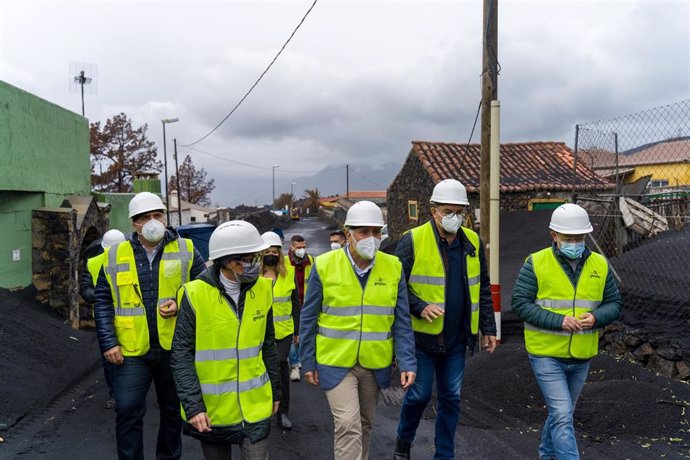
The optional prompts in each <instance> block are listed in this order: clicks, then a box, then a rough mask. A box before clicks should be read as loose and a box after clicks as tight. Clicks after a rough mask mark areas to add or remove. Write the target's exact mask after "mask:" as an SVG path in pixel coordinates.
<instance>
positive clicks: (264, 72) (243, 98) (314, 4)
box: [180, 0, 318, 147]
mask: <svg viewBox="0 0 690 460" xmlns="http://www.w3.org/2000/svg"><path fill="white" fill-rule="evenodd" d="M316 2H318V0H314V3H312V4H311V6H310V7H309V9H308V10H307V12H306V13H305V14H304V16H303V17H302V20H301V21H300V22H299V24H297V27H295V29H294V30H293V31H292V33H291V34H290V36H289V37H288V39H287V40H286V41H285V43H283V46H282V47H281V48H280V50H279V51H278V53H277V54H276V55H275V57H274V58H273V60H272V61H271V62H270V64H268V67H266V69H265V70H264V71H263V72H262V73H261V75H260V76H259V78H258V79H257V80H256V81H255V82H254V84H253V85H252V86H251V87H250V88H249V90H248V91H247V92H246V93H245V94H244V96H242V99H240V101H239V102H238V103H237V104H235V107H233V108H232V110H231V111H230V113H228V114H227V115H226V116H225V118H223V119H222V120H221V122H220V123H218V124H217V125H216V127H215V128H213V129H212V130H211V131H209V132H208V133H206V135H205V136H203V137H201V138H200V139H197V140H196V141H194V142H192V143H190V144H184V145H180V147H191V146H192V145H195V144H198V143H199V142H201V141H203V140H204V139H206V138H207V137H208V136H210V135H211V134H213V132H214V131H215V130H217V129H218V128H220V126H221V125H222V124H223V123H225V121H226V120H227V119H228V118H230V116H231V115H232V114H233V113H235V111H236V110H237V109H238V108H239V107H240V105H241V104H242V103H243V102H244V100H245V99H247V97H248V96H249V94H251V92H252V91H253V90H254V88H256V85H258V84H259V82H260V81H261V79H262V78H264V75H266V73H267V72H268V70H269V69H270V68H271V66H273V64H274V63H275V62H276V61H277V60H278V56H280V54H281V53H282V52H283V50H284V49H285V47H286V46H287V44H288V43H290V40H292V37H294V36H295V34H296V33H297V30H298V29H299V28H300V27H301V26H302V23H303V22H304V20H305V19H307V16H309V13H311V10H312V9H314V7H315V6H316Z"/></svg>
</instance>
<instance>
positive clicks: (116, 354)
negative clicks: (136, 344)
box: [103, 345, 125, 366]
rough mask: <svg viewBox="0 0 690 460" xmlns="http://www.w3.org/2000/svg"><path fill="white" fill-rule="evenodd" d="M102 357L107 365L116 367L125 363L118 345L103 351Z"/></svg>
mask: <svg viewBox="0 0 690 460" xmlns="http://www.w3.org/2000/svg"><path fill="white" fill-rule="evenodd" d="M103 356H104V357H105V359H106V360H107V361H108V362H109V363H113V364H115V365H117V366H119V365H120V364H122V363H124V362H125V357H124V356H122V350H120V345H115V346H114V347H113V348H110V349H108V350H105V351H104V352H103Z"/></svg>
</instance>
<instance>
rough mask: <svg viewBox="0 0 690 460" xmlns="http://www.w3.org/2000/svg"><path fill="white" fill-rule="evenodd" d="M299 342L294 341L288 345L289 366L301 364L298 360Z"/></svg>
mask: <svg viewBox="0 0 690 460" xmlns="http://www.w3.org/2000/svg"><path fill="white" fill-rule="evenodd" d="M299 345H300V344H299V343H297V344H295V343H294V342H293V343H292V345H290V354H289V355H288V361H289V362H290V367H295V366H301V365H302V363H300V361H299Z"/></svg>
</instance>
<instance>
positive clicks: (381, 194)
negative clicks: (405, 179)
mask: <svg viewBox="0 0 690 460" xmlns="http://www.w3.org/2000/svg"><path fill="white" fill-rule="evenodd" d="M364 200H366V201H371V202H373V203H376V204H377V205H378V206H379V207H380V208H381V211H382V212H383V217H384V219H385V218H386V213H387V211H386V191H385V190H352V191H350V192H349V193H347V194H345V195H336V196H329V197H325V198H321V199H320V200H319V203H320V205H321V211H320V212H321V216H322V218H324V219H326V220H327V221H328V222H331V223H333V224H335V225H338V226H342V225H343V224H344V222H345V217H346V215H347V210H348V209H350V206H352V205H353V204H355V203H356V202H358V201H364Z"/></svg>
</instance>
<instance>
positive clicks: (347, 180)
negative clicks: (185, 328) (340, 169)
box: [345, 164, 350, 198]
mask: <svg viewBox="0 0 690 460" xmlns="http://www.w3.org/2000/svg"><path fill="white" fill-rule="evenodd" d="M349 196H350V165H349V164H348V165H345V197H346V198H347V197H349Z"/></svg>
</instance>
